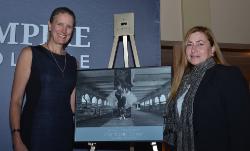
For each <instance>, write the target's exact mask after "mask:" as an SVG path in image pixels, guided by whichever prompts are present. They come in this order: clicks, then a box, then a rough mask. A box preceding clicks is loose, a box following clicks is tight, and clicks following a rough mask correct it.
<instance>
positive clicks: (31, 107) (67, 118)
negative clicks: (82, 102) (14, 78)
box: [20, 45, 77, 151]
mask: <svg viewBox="0 0 250 151" xmlns="http://www.w3.org/2000/svg"><path fill="white" fill-rule="evenodd" d="M31 49H32V66H31V73H30V78H29V80H28V83H27V86H26V90H25V92H26V102H25V104H24V107H23V111H22V114H21V122H20V123H21V124H20V125H21V137H22V140H23V142H24V144H25V145H26V146H27V147H28V149H29V151H72V150H73V142H74V121H73V113H72V110H71V106H70V95H71V93H72V91H73V89H74V87H75V85H76V68H77V65H76V59H75V58H74V57H73V56H70V55H69V54H68V53H67V54H66V67H65V71H64V73H62V72H61V70H60V68H59V67H58V65H59V66H60V67H61V68H63V67H64V65H65V56H64V55H58V54H55V53H52V54H51V52H50V51H49V50H48V49H46V48H44V47H43V46H41V45H38V46H32V47H31Z"/></svg>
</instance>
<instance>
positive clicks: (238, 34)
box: [160, 0, 250, 44]
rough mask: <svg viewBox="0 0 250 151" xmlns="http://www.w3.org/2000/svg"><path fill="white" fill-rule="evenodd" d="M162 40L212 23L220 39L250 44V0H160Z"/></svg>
mask: <svg viewBox="0 0 250 151" xmlns="http://www.w3.org/2000/svg"><path fill="white" fill-rule="evenodd" d="M160 2H161V10H160V12H161V40H166V41H181V40H182V37H183V33H185V32H186V31H187V30H188V29H189V28H190V27H192V26H194V25H204V26H208V27H210V28H211V29H212V30H213V32H214V34H215V36H216V38H217V40H218V42H221V43H238V44H250V0H160Z"/></svg>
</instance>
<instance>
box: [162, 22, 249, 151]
mask: <svg viewBox="0 0 250 151" xmlns="http://www.w3.org/2000/svg"><path fill="white" fill-rule="evenodd" d="M183 50H184V51H183V52H182V56H181V59H180V60H179V62H178V63H179V65H178V69H177V70H176V74H175V75H176V76H174V78H173V83H172V87H171V90H170V95H169V100H168V103H167V106H166V125H165V131H164V140H165V141H166V143H168V144H170V145H172V146H175V149H176V150H177V151H211V150H212V151H231V150H232V151H233V150H237V151H249V150H250V142H249V139H250V94H249V87H248V84H247V81H246V80H245V79H244V77H243V75H242V74H241V72H240V70H239V69H238V68H236V67H233V66H228V65H226V62H225V60H224V58H223V56H222V54H221V51H220V49H219V47H218V44H217V43H216V41H215V38H214V36H213V34H212V32H211V30H210V29H208V28H206V27H202V26H196V27H193V28H191V29H190V30H189V31H188V32H187V34H186V36H185V39H184V45H183Z"/></svg>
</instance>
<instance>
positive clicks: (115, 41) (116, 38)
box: [108, 36, 119, 69]
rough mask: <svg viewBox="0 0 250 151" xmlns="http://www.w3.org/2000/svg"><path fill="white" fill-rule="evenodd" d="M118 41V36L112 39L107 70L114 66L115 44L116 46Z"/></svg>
mask: <svg viewBox="0 0 250 151" xmlns="http://www.w3.org/2000/svg"><path fill="white" fill-rule="evenodd" d="M118 39H119V36H115V37H114V41H113V47H112V51H111V55H110V59H109V66H108V68H110V69H111V68H113V65H114V61H115V53H116V47H117V44H118Z"/></svg>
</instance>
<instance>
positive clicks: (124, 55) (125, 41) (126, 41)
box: [122, 36, 128, 68]
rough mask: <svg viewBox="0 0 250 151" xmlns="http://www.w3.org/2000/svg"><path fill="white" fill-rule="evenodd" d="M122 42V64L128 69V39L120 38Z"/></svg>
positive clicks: (125, 37)
mask: <svg viewBox="0 0 250 151" xmlns="http://www.w3.org/2000/svg"><path fill="white" fill-rule="evenodd" d="M122 41H123V58H124V64H125V68H128V37H127V36H122Z"/></svg>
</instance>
